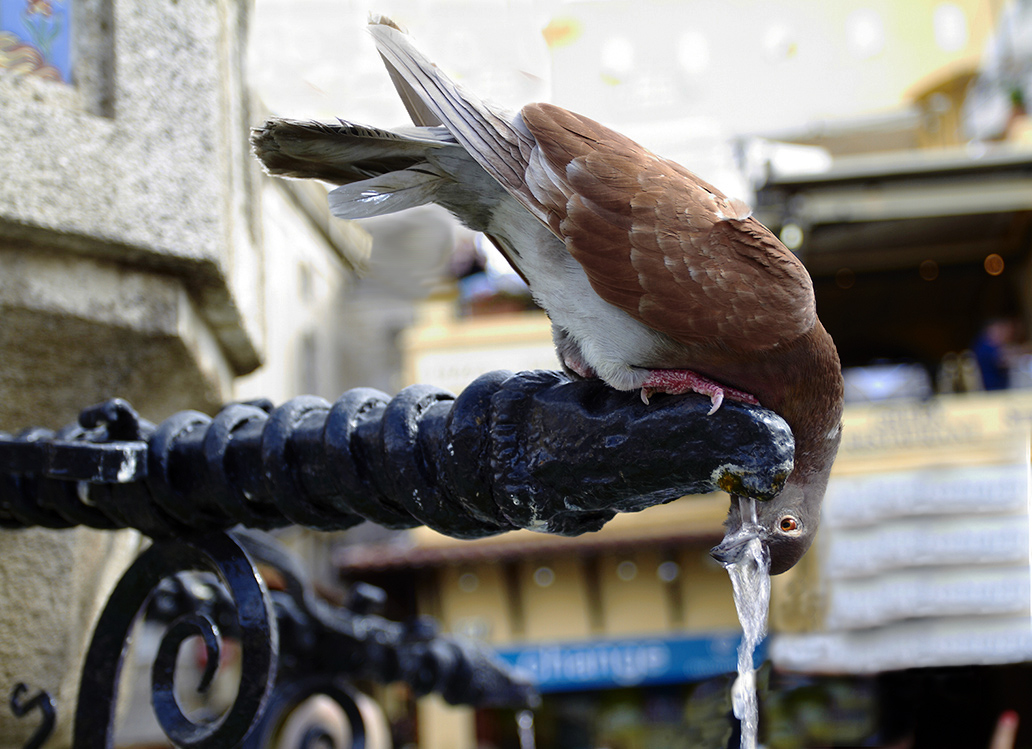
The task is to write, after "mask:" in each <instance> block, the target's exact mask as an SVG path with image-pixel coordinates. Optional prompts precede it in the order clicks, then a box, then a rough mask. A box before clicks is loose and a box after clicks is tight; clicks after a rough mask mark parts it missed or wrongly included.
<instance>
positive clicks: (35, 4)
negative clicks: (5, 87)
mask: <svg viewBox="0 0 1032 749" xmlns="http://www.w3.org/2000/svg"><path fill="white" fill-rule="evenodd" d="M71 32H72V0H0V69H5V70H9V71H14V72H16V73H20V74H22V75H33V76H38V77H40V78H46V79H49V80H53V81H61V82H64V83H69V82H70V81H71V79H72V54H71V48H72V41H71V40H72V33H71Z"/></svg>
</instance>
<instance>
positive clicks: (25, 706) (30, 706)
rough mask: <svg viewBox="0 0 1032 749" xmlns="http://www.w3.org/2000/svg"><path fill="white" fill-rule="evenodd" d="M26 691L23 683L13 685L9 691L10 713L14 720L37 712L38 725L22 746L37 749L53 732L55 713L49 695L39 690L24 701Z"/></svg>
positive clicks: (27, 688) (26, 688)
mask: <svg viewBox="0 0 1032 749" xmlns="http://www.w3.org/2000/svg"><path fill="white" fill-rule="evenodd" d="M28 691H29V687H28V685H27V684H25V683H23V682H18V683H17V684H15V685H14V689H13V690H12V691H11V700H10V706H11V712H12V713H14V716H15V717H16V718H23V717H25V716H26V715H28V714H29V713H31V712H33V711H37V712H39V714H40V721H39V725H38V726H37V727H36V730H35V731H34V732H33V733H32V736H30V737H29V740H28V741H26V742H25V744H24V745H23V749H39V748H40V747H41V746H43V744H44V743H45V742H46V740H47V739H48V738H49V737H50V734H51V733H53V731H54V720H55V718H56V711H55V709H54V701H53V699H51V697H50V694H49V693H47V692H46V691H43V690H40V691H39V692H36V694H34V695H33V696H32V697H29V698H28V699H26V698H25V695H26V693H27V692H28Z"/></svg>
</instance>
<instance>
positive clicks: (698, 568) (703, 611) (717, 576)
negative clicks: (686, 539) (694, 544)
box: [678, 548, 740, 632]
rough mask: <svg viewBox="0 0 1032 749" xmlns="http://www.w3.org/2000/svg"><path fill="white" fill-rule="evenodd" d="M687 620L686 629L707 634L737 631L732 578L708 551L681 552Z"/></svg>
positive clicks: (680, 582) (683, 597)
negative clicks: (730, 630)
mask: <svg viewBox="0 0 1032 749" xmlns="http://www.w3.org/2000/svg"><path fill="white" fill-rule="evenodd" d="M678 562H679V563H680V565H681V575H680V577H679V578H678V583H679V584H680V586H681V596H682V606H683V611H684V615H683V616H684V620H683V623H682V627H683V628H684V629H686V630H693V631H700V632H704V631H707V630H716V629H738V628H739V627H740V625H739V623H738V614H737V613H736V612H735V604H734V596H733V591H732V589H731V579H730V578H729V577H728V575H727V572H726V571H725V570H724V568H723V567H721V566H720V565H719V564H717V562H715V561H714V560H713V559H712V558H710V556H709V550H708V549H699V548H692V549H682V550H681V551H680V553H679V554H678Z"/></svg>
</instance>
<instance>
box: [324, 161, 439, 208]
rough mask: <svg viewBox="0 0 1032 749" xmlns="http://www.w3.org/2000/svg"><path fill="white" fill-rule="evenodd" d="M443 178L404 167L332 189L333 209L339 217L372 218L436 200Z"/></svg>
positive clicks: (331, 200)
mask: <svg viewBox="0 0 1032 749" xmlns="http://www.w3.org/2000/svg"><path fill="white" fill-rule="evenodd" d="M443 182H444V178H443V177H441V176H439V175H436V174H433V173H430V172H422V171H418V170H410V169H403V170H401V171H399V172H388V173H387V174H384V175H381V176H379V177H373V178H372V179H367V180H362V181H361V182H352V183H350V184H347V185H342V186H341V187H338V188H337V189H336V190H333V191H332V192H330V213H332V214H333V215H334V216H336V217H337V218H372V217H373V216H383V215H386V214H388V213H396V212H397V211H401V210H404V209H405V208H415V207H416V206H420V205H426V204H427V203H432V202H434V198H436V196H437V191H438V190H439V189H440V187H441V185H442V184H443Z"/></svg>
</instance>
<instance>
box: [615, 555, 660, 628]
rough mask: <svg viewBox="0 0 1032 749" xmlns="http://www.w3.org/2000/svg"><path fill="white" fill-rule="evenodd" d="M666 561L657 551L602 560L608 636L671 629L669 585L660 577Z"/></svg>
mask: <svg viewBox="0 0 1032 749" xmlns="http://www.w3.org/2000/svg"><path fill="white" fill-rule="evenodd" d="M662 561H663V560H662V559H661V558H660V556H659V554H658V553H656V552H655V551H641V552H636V553H633V554H619V555H608V556H603V557H601V558H600V559H599V560H598V567H599V593H600V598H601V603H602V623H603V629H604V634H606V635H630V634H656V633H659V632H666V631H668V630H669V629H670V625H671V621H670V604H669V594H668V593H667V587H668V585H669V583H664V582H663V581H662V580H660V579H659V575H658V573H657V569H658V567H659V565H660V563H661V562H662Z"/></svg>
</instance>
